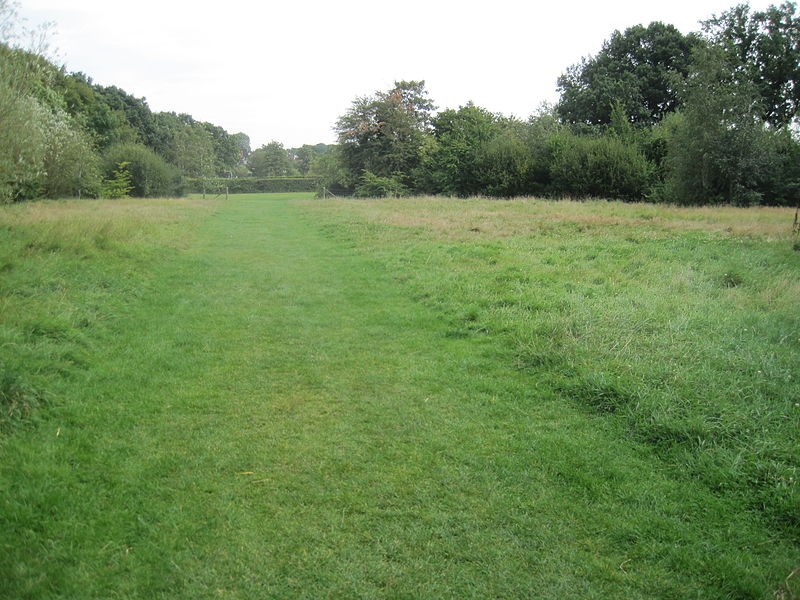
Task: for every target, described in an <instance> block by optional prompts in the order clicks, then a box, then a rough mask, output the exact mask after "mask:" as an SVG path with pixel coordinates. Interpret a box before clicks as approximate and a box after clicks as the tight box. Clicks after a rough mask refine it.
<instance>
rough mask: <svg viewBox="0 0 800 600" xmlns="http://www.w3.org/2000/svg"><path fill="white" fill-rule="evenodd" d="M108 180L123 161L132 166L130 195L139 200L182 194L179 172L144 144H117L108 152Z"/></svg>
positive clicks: (106, 165)
mask: <svg viewBox="0 0 800 600" xmlns="http://www.w3.org/2000/svg"><path fill="white" fill-rule="evenodd" d="M104 158H105V172H106V173H107V177H108V176H110V175H111V174H112V172H113V171H114V169H116V168H117V165H119V164H120V163H122V162H125V163H128V167H127V169H128V172H129V173H130V176H131V190H130V193H131V194H132V195H134V196H136V197H137V198H153V197H159V196H160V197H164V196H176V195H180V191H181V190H180V177H179V174H178V170H177V169H176V168H175V167H173V166H172V165H170V164H169V163H167V162H166V161H165V160H164V159H163V158H161V157H160V156H159V155H158V154H156V153H155V152H153V151H152V150H150V149H149V148H147V147H146V146H142V145H141V144H117V145H115V146H112V147H110V148H109V149H108V150H107V151H106V153H105V157H104Z"/></svg>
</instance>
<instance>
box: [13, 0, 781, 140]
mask: <svg viewBox="0 0 800 600" xmlns="http://www.w3.org/2000/svg"><path fill="white" fill-rule="evenodd" d="M736 3H737V0H694V1H691V2H684V1H675V2H664V1H659V2H649V1H643V0H623V1H616V2H615V1H610V2H598V1H596V0H595V1H585V0H572V1H570V2H564V1H561V2H559V1H555V2H547V3H542V2H531V1H530V0H529V1H527V2H525V1H520V0H516V1H512V0H493V1H491V2H489V1H486V0H483V1H482V2H470V1H469V0H457V1H454V0H443V1H439V0H402V1H393V2H381V1H380V0H336V1H333V0H329V1H320V0H305V1H291V0H284V1H281V2H274V1H272V0H265V1H264V0H262V1H251V0H227V1H217V2H213V3H212V2H207V1H205V0H191V1H187V0H137V1H136V2H130V1H126V2H122V1H119V0H22V1H21V4H20V13H21V14H22V15H23V16H24V17H26V18H27V20H28V25H29V26H33V25H36V24H38V23H41V22H43V21H53V22H55V35H53V37H52V39H51V43H52V45H53V46H55V47H56V48H57V49H58V59H59V62H61V63H64V64H66V67H67V69H68V70H69V71H83V72H84V73H86V74H87V75H89V76H90V77H92V78H93V79H94V81H95V82H96V83H100V84H102V85H116V86H118V87H121V88H123V89H124V90H125V91H127V92H128V93H130V94H133V95H135V96H137V97H142V96H144V97H145V98H147V101H148V103H149V105H150V108H151V109H153V110H155V111H175V112H184V113H189V114H191V115H192V116H194V117H195V118H196V119H198V120H202V121H210V122H212V123H214V124H216V125H220V126H222V127H224V128H225V129H227V130H228V132H230V133H236V132H239V131H243V132H244V133H246V134H248V135H249V136H250V139H251V145H252V147H253V148H256V147H258V146H260V145H261V144H264V143H267V142H269V141H271V140H277V141H280V142H282V143H283V144H284V145H285V146H286V147H294V146H299V145H301V144H304V143H308V144H314V143H317V142H326V143H332V142H333V141H334V137H335V136H334V133H333V132H332V130H331V128H332V126H333V124H334V122H335V120H336V118H337V117H338V116H339V115H341V114H343V113H344V112H345V111H346V110H347V109H348V107H349V106H350V104H351V102H352V100H353V99H354V98H355V97H356V96H364V95H368V94H372V93H373V92H375V91H376V90H385V89H389V88H390V87H391V85H392V83H393V82H394V81H395V80H400V79H424V80H425V82H426V86H427V89H428V91H429V92H430V96H431V98H432V99H433V101H434V102H435V103H436V105H437V106H438V107H440V108H457V107H458V106H460V105H462V104H465V103H466V102H467V101H469V100H472V101H473V102H475V103H476V104H478V105H480V106H483V107H485V108H487V109H489V110H491V111H493V112H502V113H504V114H507V115H508V114H514V115H517V116H519V117H527V116H528V115H530V114H531V113H532V112H533V111H534V110H535V109H536V108H537V106H539V105H540V104H541V103H542V102H543V101H554V100H556V98H557V94H556V90H555V87H556V78H557V77H558V76H559V74H561V73H562V72H563V71H564V70H565V69H566V68H567V67H568V66H569V65H571V64H574V63H576V62H578V61H579V60H580V59H581V57H582V56H586V55H589V54H594V53H596V52H597V51H598V50H599V49H600V46H601V44H602V43H603V41H604V40H605V39H607V38H608V37H609V36H610V34H611V32H612V31H614V30H615V29H620V30H624V29H625V28H626V27H630V26H632V25H636V24H638V23H643V24H647V23H650V22H651V21H664V22H666V23H672V24H673V25H675V26H677V27H678V28H679V29H680V30H681V31H683V32H684V33H687V32H689V31H696V30H698V29H699V25H698V21H700V20H702V19H706V18H708V17H710V16H711V15H712V14H714V13H720V12H722V11H724V10H727V9H728V8H730V7H731V6H733V5H734V4H736ZM771 3H777V0H775V2H759V1H754V2H751V5H752V6H753V8H763V7H765V6H767V5H768V4H771Z"/></svg>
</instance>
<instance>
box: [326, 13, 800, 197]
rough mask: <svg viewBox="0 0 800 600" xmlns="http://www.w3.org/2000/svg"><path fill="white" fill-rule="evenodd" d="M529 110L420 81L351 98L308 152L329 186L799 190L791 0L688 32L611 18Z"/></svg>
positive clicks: (702, 192) (620, 193) (798, 98)
mask: <svg viewBox="0 0 800 600" xmlns="http://www.w3.org/2000/svg"><path fill="white" fill-rule="evenodd" d="M558 90H559V92H560V99H559V101H558V102H557V103H556V104H555V105H554V106H543V107H542V108H541V109H540V110H538V111H537V112H536V113H535V114H533V115H532V116H531V117H530V118H528V119H519V118H516V117H509V116H504V115H502V114H498V113H493V112H491V111H490V110H488V109H486V108H483V107H480V106H476V105H474V104H472V103H467V104H465V105H463V106H461V107H459V108H457V109H446V110H442V111H438V112H437V111H436V109H435V106H434V104H433V102H432V100H431V99H430V98H429V97H428V94H427V91H426V90H425V85H424V82H423V81H398V82H396V83H395V85H394V87H393V88H392V89H390V90H388V91H380V92H376V93H375V94H373V95H370V96H364V97H359V98H356V99H355V100H354V101H353V103H352V105H351V106H350V108H349V109H348V110H347V112H346V113H345V114H344V115H342V116H341V117H340V118H339V119H338V120H337V122H336V124H335V131H336V133H337V137H338V145H337V147H336V148H335V149H334V150H333V151H332V152H329V153H328V154H326V155H325V156H322V157H319V158H318V159H317V160H316V162H315V163H314V164H313V165H312V168H311V172H312V173H313V174H315V175H317V176H320V177H322V178H323V181H324V185H325V187H326V189H328V190H331V191H333V192H334V193H354V194H356V195H361V196H401V195H406V194H411V193H429V194H449V195H454V196H471V195H486V196H496V197H510V196H518V195H538V196H542V195H545V196H554V197H565V196H566V197H581V198H583V197H599V198H615V199H622V200H630V201H635V200H649V201H662V202H673V203H679V204H708V203H730V204H737V205H751V204H770V205H788V204H796V203H797V202H798V199H800V143H799V141H798V127H797V126H798V110H799V109H800V19H799V18H798V16H797V14H796V4H795V3H793V2H787V3H783V4H781V5H779V6H774V5H773V6H770V7H769V8H768V9H766V10H764V11H752V10H751V9H750V7H749V6H748V5H745V4H741V5H737V6H735V7H733V8H731V9H730V10H728V11H726V12H724V13H722V14H721V15H718V16H714V17H712V18H710V19H709V20H707V21H705V22H703V23H702V31H701V32H699V33H690V34H688V35H684V34H682V33H681V32H680V31H679V30H678V29H677V28H675V27H674V26H672V25H668V24H664V23H660V22H654V23H651V24H650V25H648V26H643V25H637V26H635V27H631V28H629V29H626V30H625V31H623V32H620V31H615V32H613V34H612V35H611V37H610V38H609V39H608V40H607V41H606V42H605V43H604V44H603V46H602V48H601V49H600V51H599V52H598V53H597V54H596V55H594V56H591V57H588V58H584V59H583V60H582V61H581V62H580V63H579V64H576V65H573V66H571V67H569V68H568V69H567V70H566V71H565V72H564V73H563V75H561V77H559V79H558Z"/></svg>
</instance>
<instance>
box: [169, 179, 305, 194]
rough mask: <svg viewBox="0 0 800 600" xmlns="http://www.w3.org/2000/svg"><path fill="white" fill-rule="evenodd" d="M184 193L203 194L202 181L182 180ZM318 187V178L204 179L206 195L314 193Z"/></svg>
mask: <svg viewBox="0 0 800 600" xmlns="http://www.w3.org/2000/svg"><path fill="white" fill-rule="evenodd" d="M183 184H184V187H185V188H186V192H187V193H189V194H199V193H202V192H203V189H204V187H203V184H204V181H203V179H200V178H196V177H186V178H184V180H183ZM319 185H320V179H319V177H235V178H227V177H209V178H207V179H205V191H206V193H209V194H212V193H225V188H226V187H227V188H228V192H229V193H231V194H257V193H274V192H316V191H317V189H318V187H319Z"/></svg>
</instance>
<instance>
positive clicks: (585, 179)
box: [550, 133, 654, 200]
mask: <svg viewBox="0 0 800 600" xmlns="http://www.w3.org/2000/svg"><path fill="white" fill-rule="evenodd" d="M550 143H551V152H552V162H551V163H550V177H551V184H552V190H553V192H554V193H555V194H560V195H565V196H575V197H579V198H580V197H592V198H609V199H615V200H643V199H644V198H646V197H647V194H648V193H649V191H650V187H651V182H652V175H653V170H654V169H653V165H652V164H651V163H650V162H649V161H648V160H647V159H646V158H645V156H644V154H642V152H641V150H639V148H638V147H637V146H636V145H634V144H633V143H630V142H627V141H625V140H623V139H621V138H619V137H617V136H614V135H605V136H591V137H590V136H576V135H573V134H570V133H560V134H558V135H556V136H554V137H553V138H551V140H550Z"/></svg>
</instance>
